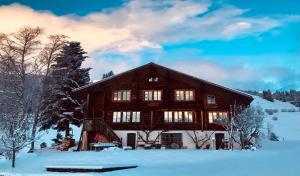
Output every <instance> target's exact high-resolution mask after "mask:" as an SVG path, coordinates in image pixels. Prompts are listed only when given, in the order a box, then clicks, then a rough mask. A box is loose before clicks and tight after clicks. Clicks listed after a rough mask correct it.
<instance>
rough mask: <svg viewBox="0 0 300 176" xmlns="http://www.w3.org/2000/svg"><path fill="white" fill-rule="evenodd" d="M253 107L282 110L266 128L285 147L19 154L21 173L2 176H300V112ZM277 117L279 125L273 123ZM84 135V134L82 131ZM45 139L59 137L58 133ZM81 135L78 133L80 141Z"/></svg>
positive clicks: (0, 168)
mask: <svg viewBox="0 0 300 176" xmlns="http://www.w3.org/2000/svg"><path fill="white" fill-rule="evenodd" d="M253 105H260V106H261V107H262V108H264V109H278V111H279V112H278V113H275V114H273V115H267V118H266V120H265V124H268V123H270V124H272V125H273V126H274V128H273V131H274V132H275V133H276V134H277V135H278V136H279V137H280V140H281V141H280V142H271V141H264V143H263V148H262V149H259V150H257V151H239V150H236V151H213V150H206V151H205V150H136V151H123V150H108V151H103V152H57V151H52V152H50V151H47V152H36V153H33V154H28V153H20V154H18V159H17V167H16V168H15V169H11V168H10V162H9V161H7V160H4V159H2V160H1V159H0V175H1V174H2V175H3V174H4V175H5V176H6V175H28V176H29V175H51V176H52V175H104V176H105V175H109V176H119V175H120V176H121V175H130V176H135V175H137V176H148V175H149V176H154V175H165V176H167V175H172V176H198V175H205V176H220V175H223V176H235V175H238V176H239V175H243V176H253V175H255V176H269V175H272V176H298V175H299V172H300V167H299V163H300V158H299V156H300V135H299V132H300V112H281V109H290V108H296V107H294V106H293V105H291V104H289V103H283V102H279V101H275V102H268V101H266V100H263V99H261V98H259V97H255V100H254V102H253ZM273 116H276V117H277V118H278V120H273ZM77 131H80V129H77ZM51 133H53V132H50V133H49V134H47V135H45V136H44V137H42V138H41V140H42V139H43V138H44V139H45V140H46V138H50V136H51V135H53V136H52V137H51V138H53V137H55V135H56V134H55V133H53V134H51ZM78 134H79V133H78V132H76V134H75V136H77V135H78ZM59 164H62V165H68V164H70V165H74V164H80V165H87V166H88V165H97V166H107V165H118V164H120V165H131V164H132V165H138V168H134V169H128V170H121V171H113V172H107V173H101V174H99V173H84V174H83V173H82V174H75V173H70V174H68V173H50V172H46V171H45V169H44V167H43V166H45V165H59Z"/></svg>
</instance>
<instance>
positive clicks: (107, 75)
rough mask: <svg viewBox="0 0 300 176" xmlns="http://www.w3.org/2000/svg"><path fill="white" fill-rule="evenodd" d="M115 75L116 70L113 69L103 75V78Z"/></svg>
mask: <svg viewBox="0 0 300 176" xmlns="http://www.w3.org/2000/svg"><path fill="white" fill-rule="evenodd" d="M114 75H115V74H114V72H113V71H112V70H111V71H109V72H108V73H104V74H103V75H102V79H106V78H109V77H111V76H114Z"/></svg>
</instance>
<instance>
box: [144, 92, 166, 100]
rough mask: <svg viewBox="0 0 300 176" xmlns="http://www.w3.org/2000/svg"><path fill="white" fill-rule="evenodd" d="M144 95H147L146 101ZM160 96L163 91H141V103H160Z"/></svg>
mask: <svg viewBox="0 0 300 176" xmlns="http://www.w3.org/2000/svg"><path fill="white" fill-rule="evenodd" d="M155 93H156V96H155ZM146 94H147V99H146ZM162 94H163V90H143V101H145V102H151V101H155V102H159V101H162ZM154 97H156V100H154Z"/></svg>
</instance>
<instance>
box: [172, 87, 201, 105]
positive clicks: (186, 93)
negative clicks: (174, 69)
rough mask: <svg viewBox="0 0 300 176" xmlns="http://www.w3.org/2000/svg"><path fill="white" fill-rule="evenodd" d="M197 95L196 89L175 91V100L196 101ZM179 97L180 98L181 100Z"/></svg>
mask: <svg viewBox="0 0 300 176" xmlns="http://www.w3.org/2000/svg"><path fill="white" fill-rule="evenodd" d="M191 93H192V94H191ZM195 93H196V92H195V90H194V89H175V90H174V100H175V101H177V102H180V101H185V102H188V101H195ZM191 95H192V96H191ZM177 97H179V99H178V98H177Z"/></svg>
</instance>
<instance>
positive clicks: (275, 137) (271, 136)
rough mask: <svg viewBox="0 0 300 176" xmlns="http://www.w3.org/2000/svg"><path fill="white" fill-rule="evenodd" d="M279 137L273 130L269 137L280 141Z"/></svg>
mask: <svg viewBox="0 0 300 176" xmlns="http://www.w3.org/2000/svg"><path fill="white" fill-rule="evenodd" d="M278 138H279V137H278V136H277V135H276V134H275V133H274V132H271V133H270V136H269V139H270V140H271V141H279V139H278Z"/></svg>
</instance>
